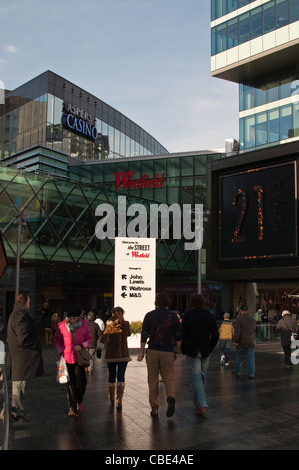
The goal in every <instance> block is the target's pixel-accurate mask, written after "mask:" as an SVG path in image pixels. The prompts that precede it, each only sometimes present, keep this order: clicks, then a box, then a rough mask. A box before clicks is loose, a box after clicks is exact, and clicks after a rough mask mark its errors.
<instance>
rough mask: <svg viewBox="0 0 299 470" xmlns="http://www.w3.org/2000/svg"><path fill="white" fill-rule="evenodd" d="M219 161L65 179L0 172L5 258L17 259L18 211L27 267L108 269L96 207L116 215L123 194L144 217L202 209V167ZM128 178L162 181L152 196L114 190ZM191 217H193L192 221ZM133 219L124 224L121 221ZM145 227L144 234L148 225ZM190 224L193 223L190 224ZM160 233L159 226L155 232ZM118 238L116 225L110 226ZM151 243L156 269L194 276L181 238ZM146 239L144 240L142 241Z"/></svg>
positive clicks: (109, 245) (167, 163) (145, 162)
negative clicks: (157, 211)
mask: <svg viewBox="0 0 299 470" xmlns="http://www.w3.org/2000/svg"><path fill="white" fill-rule="evenodd" d="M220 157H221V155H220V154H213V153H211V154H203V155H188V154H187V155H184V156H182V157H181V158H179V157H172V158H166V157H165V158H158V157H157V158H154V157H153V158H152V159H140V160H136V161H128V162H125V161H124V160H122V161H119V163H118V164H117V165H116V164H115V163H113V162H111V163H110V162H106V163H104V164H101V163H98V164H93V165H92V164H91V165H86V164H84V165H81V166H80V165H79V166H76V167H72V171H71V174H70V179H69V180H66V179H65V178H59V177H49V176H48V175H46V174H41V173H38V172H36V173H32V172H28V171H20V170H15V169H12V168H8V167H6V166H0V229H1V232H2V236H3V240H4V244H5V248H6V251H7V256H8V258H13V259H15V258H16V254H17V230H16V221H17V214H18V210H19V209H20V208H24V217H23V218H24V222H25V225H24V226H23V227H22V237H21V240H20V248H21V252H20V254H21V258H22V260H23V261H27V262H29V261H30V262H31V264H32V263H33V264H35V263H40V262H42V263H43V264H44V263H45V264H44V265H45V266H47V265H48V266H50V265H51V264H53V265H55V264H56V263H64V264H65V268H64V269H66V270H68V269H69V267H70V266H72V265H77V264H80V265H85V266H94V267H97V266H113V265H114V239H110V238H105V239H103V240H100V239H98V238H97V237H96V235H95V227H96V224H97V222H98V220H99V218H98V217H96V216H95V210H96V207H97V206H98V205H100V204H102V203H109V204H111V206H113V208H114V209H115V214H116V222H117V211H118V196H120V195H124V194H125V195H126V202H127V207H128V206H129V205H131V204H134V203H135V204H138V205H140V204H143V205H144V207H145V208H146V210H147V213H148V214H149V213H150V210H149V209H150V204H153V203H160V202H161V203H166V204H169V205H171V204H173V203H179V204H180V205H182V204H190V205H191V206H192V207H193V206H194V204H196V203H197V204H200V203H202V204H205V196H206V162H207V161H209V160H213V159H217V158H220ZM128 171H132V172H133V176H134V178H138V177H140V176H142V175H144V174H147V175H148V177H149V178H150V177H154V175H155V173H158V174H159V175H160V176H161V175H163V174H164V176H165V179H164V180H163V185H161V186H160V187H157V188H155V189H152V188H147V189H135V190H133V189H130V190H128V191H124V190H123V189H122V188H120V191H116V188H115V173H116V172H128ZM190 217H191V216H190ZM130 220H131V219H130V218H129V217H128V220H127V222H128V223H129V221H130ZM147 222H148V225H147V228H148V233H149V221H147ZM192 223H194V221H193V222H192ZM160 229H161V227H160ZM116 233H118V232H117V223H116ZM171 233H172V221H171V220H170V237H169V239H163V238H162V237H161V232H159V237H158V240H157V269H158V270H162V271H164V272H177V273H185V274H187V273H188V275H192V273H193V275H196V273H197V251H196V250H193V251H192V250H189V251H187V250H185V249H184V242H185V241H186V240H185V239H184V238H183V237H182V238H181V239H174V238H173V237H172V236H171ZM147 236H149V235H148V234H147Z"/></svg>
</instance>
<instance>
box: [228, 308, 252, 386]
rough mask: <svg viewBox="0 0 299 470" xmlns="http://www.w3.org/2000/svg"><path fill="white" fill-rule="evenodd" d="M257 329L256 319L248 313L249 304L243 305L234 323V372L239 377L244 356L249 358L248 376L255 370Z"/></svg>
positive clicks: (250, 377)
mask: <svg viewBox="0 0 299 470" xmlns="http://www.w3.org/2000/svg"><path fill="white" fill-rule="evenodd" d="M255 329H256V321H255V319H254V318H253V317H251V316H250V315H249V313H248V307H247V305H241V309H240V316H239V318H238V319H237V320H236V323H235V324H234V337H233V342H234V343H235V345H236V362H235V370H234V371H233V374H235V376H237V377H239V375H240V372H241V367H242V364H243V361H244V358H245V357H246V359H247V371H248V378H249V379H253V378H254V372H255V343H256V340H255Z"/></svg>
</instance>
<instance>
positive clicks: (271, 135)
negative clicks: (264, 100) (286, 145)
mask: <svg viewBox="0 0 299 470" xmlns="http://www.w3.org/2000/svg"><path fill="white" fill-rule="evenodd" d="M278 140H279V110H278V109H273V110H271V111H268V142H277V141H278Z"/></svg>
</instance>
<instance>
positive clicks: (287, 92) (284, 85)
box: [279, 78, 291, 99]
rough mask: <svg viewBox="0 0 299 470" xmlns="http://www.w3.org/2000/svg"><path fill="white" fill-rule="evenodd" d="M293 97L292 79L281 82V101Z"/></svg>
mask: <svg viewBox="0 0 299 470" xmlns="http://www.w3.org/2000/svg"><path fill="white" fill-rule="evenodd" d="M289 96H291V82H290V78H287V79H285V80H281V82H280V85H279V99H282V98H288V97H289Z"/></svg>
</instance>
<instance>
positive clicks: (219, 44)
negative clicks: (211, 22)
mask: <svg viewBox="0 0 299 470" xmlns="http://www.w3.org/2000/svg"><path fill="white" fill-rule="evenodd" d="M225 50H226V23H224V24H221V25H219V26H216V53H217V54H219V52H222V51H225Z"/></svg>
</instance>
